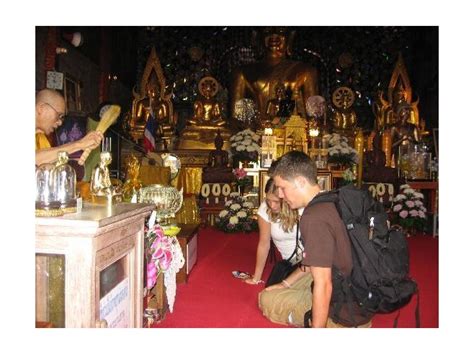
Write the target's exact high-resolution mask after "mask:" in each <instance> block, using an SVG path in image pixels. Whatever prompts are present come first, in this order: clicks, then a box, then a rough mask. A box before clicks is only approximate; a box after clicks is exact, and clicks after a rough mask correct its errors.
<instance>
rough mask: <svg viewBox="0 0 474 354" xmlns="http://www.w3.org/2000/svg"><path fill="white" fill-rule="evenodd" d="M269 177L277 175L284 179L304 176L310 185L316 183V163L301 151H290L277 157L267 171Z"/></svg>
mask: <svg viewBox="0 0 474 354" xmlns="http://www.w3.org/2000/svg"><path fill="white" fill-rule="evenodd" d="M269 172H270V173H269V174H270V176H271V177H273V178H274V177H275V176H279V177H281V178H283V179H284V180H287V181H288V180H290V179H294V178H296V177H298V176H303V177H305V178H306V179H307V180H308V182H309V183H310V184H312V185H314V184H317V183H318V182H317V169H316V164H315V163H314V161H313V160H311V158H310V157H309V156H308V155H306V154H305V153H304V152H302V151H290V152H288V153H286V154H285V155H283V156H282V157H280V158H279V159H278V163H277V164H276V165H275V166H274V167H273V168H272V169H271V171H269Z"/></svg>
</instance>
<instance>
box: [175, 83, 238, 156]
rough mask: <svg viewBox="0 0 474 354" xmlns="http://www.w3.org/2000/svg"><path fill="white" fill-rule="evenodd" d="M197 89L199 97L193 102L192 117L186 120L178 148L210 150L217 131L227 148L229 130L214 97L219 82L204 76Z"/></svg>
mask: <svg viewBox="0 0 474 354" xmlns="http://www.w3.org/2000/svg"><path fill="white" fill-rule="evenodd" d="M198 89H199V92H200V94H201V97H200V98H198V99H197V100H196V102H195V103H194V114H193V117H192V118H191V119H188V120H187V123H186V127H185V128H184V129H183V131H182V132H181V136H180V139H179V143H178V149H205V150H211V149H213V148H214V139H215V138H216V134H217V132H218V131H219V133H220V135H221V137H222V139H223V140H224V145H225V148H226V149H228V148H229V138H230V136H231V131H230V129H229V128H227V127H226V124H227V122H226V121H225V120H224V118H223V116H222V107H221V105H220V103H219V102H218V101H217V100H216V99H215V96H216V95H217V93H218V90H219V84H218V82H217V81H216V79H214V78H213V77H212V76H205V77H203V78H202V79H201V80H200V81H199V84H198Z"/></svg>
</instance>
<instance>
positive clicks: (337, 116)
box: [332, 86, 357, 135]
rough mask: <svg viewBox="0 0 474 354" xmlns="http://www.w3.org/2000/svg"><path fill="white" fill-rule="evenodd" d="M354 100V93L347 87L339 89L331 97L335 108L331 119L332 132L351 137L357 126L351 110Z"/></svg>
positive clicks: (353, 112) (354, 114) (354, 115)
mask: <svg viewBox="0 0 474 354" xmlns="http://www.w3.org/2000/svg"><path fill="white" fill-rule="evenodd" d="M354 100H355V95H354V92H353V91H352V90H351V89H350V88H349V87H345V86H342V87H339V88H338V89H336V90H335V91H334V93H333V95H332V102H333V104H334V106H335V112H334V116H333V118H332V126H333V130H334V131H335V132H337V133H340V134H343V135H347V134H349V135H352V134H353V131H354V128H355V126H356V124H357V117H356V113H355V111H354V109H353V108H352V106H353V104H354Z"/></svg>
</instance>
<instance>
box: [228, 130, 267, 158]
mask: <svg viewBox="0 0 474 354" xmlns="http://www.w3.org/2000/svg"><path fill="white" fill-rule="evenodd" d="M259 141H260V136H259V135H257V134H256V133H255V132H253V131H252V130H250V129H245V130H243V131H241V132H238V133H237V134H235V135H233V136H231V137H230V143H231V144H230V153H231V155H232V157H233V158H236V159H238V160H239V161H257V160H258V155H259V154H260V151H261V149H260V145H259V144H258V142H259Z"/></svg>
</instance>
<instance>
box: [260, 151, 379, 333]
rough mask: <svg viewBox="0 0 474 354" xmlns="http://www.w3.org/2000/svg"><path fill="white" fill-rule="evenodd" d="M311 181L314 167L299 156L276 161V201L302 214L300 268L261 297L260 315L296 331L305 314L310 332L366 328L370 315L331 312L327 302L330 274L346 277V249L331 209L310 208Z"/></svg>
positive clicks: (347, 307) (343, 308) (349, 306)
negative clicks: (316, 328)
mask: <svg viewBox="0 0 474 354" xmlns="http://www.w3.org/2000/svg"><path fill="white" fill-rule="evenodd" d="M316 176H317V173H316V166H315V164H314V162H313V161H312V160H311V158H310V157H309V156H308V155H306V154H305V153H303V152H300V151H291V152H289V153H288V154H286V155H284V156H282V157H281V159H280V161H279V163H278V165H277V166H276V167H275V169H274V171H273V173H272V177H273V178H274V180H275V184H276V185H277V187H278V190H279V196H280V197H281V198H284V199H285V201H286V202H287V203H288V204H289V205H290V206H291V208H293V209H297V208H302V207H304V208H305V209H304V213H303V215H302V216H301V220H300V230H301V238H302V241H303V243H304V247H305V252H304V253H303V262H302V263H303V265H304V266H303V267H302V268H300V269H297V270H296V271H295V272H294V273H292V274H291V275H290V276H288V278H287V279H285V280H284V281H283V282H282V283H280V284H275V285H273V286H271V287H268V288H266V289H265V290H264V291H262V292H261V293H260V296H259V306H260V309H261V310H262V312H263V314H264V315H265V316H266V317H267V318H269V319H270V320H271V321H273V322H277V323H286V324H290V325H295V326H299V327H302V326H303V325H304V315H305V314H306V313H307V312H308V311H309V310H311V309H312V316H311V318H310V321H311V326H312V327H341V326H361V327H370V325H371V322H370V319H371V317H372V315H371V314H368V313H363V311H361V308H360V307H359V306H358V305H357V304H354V303H342V304H339V305H338V306H334V304H332V302H331V297H332V294H333V286H334V284H333V278H334V276H335V275H336V274H333V273H334V272H338V273H339V272H340V273H341V275H342V276H344V277H349V276H350V275H351V271H352V256H351V244H350V241H349V238H348V236H347V232H346V228H345V225H344V224H343V222H342V220H341V218H340V216H339V214H338V211H337V209H336V206H335V204H334V203H331V202H322V203H311V202H312V200H313V198H315V197H316V196H317V195H318V194H319V193H320V188H319V186H318V184H317V179H316ZM313 282H314V286H313V288H311V284H312V283H313ZM336 307H338V308H336ZM336 312H337V313H336ZM333 315H336V316H333ZM334 317H337V321H336V320H335V318H334Z"/></svg>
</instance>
